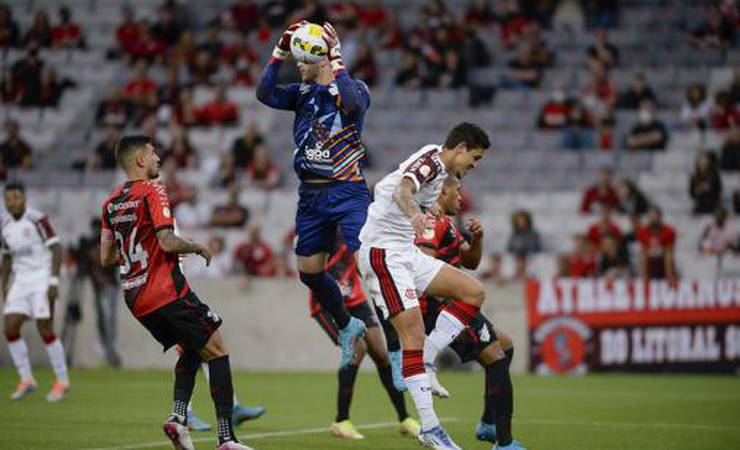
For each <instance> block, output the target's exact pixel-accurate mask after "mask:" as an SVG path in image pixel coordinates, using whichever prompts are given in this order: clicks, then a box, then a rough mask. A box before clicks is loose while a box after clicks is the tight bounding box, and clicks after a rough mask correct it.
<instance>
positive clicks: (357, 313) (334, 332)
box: [311, 302, 379, 345]
mask: <svg viewBox="0 0 740 450" xmlns="http://www.w3.org/2000/svg"><path fill="white" fill-rule="evenodd" d="M347 312H349V314H350V315H351V316H352V317H356V318H358V319H360V320H362V321H363V322H365V326H366V327H367V328H373V327H377V326H379V324H378V318H377V317H376V316H375V314H374V313H373V310H372V309H371V308H370V306H369V305H368V304H367V302H363V303H362V304H359V305H357V306H354V307H352V308H348V309H347ZM311 317H313V318H314V320H315V321H316V322H318V324H319V326H320V327H321V329H322V330H324V332H325V333H326V335H327V336H329V339H331V341H332V342H333V343H334V345H339V341H338V340H337V336H338V335H339V329H338V328H337V324H336V323H335V322H334V318H333V317H332V316H331V314H329V311H327V310H325V309H320V310H319V312H317V313H316V314H314V315H312V316H311Z"/></svg>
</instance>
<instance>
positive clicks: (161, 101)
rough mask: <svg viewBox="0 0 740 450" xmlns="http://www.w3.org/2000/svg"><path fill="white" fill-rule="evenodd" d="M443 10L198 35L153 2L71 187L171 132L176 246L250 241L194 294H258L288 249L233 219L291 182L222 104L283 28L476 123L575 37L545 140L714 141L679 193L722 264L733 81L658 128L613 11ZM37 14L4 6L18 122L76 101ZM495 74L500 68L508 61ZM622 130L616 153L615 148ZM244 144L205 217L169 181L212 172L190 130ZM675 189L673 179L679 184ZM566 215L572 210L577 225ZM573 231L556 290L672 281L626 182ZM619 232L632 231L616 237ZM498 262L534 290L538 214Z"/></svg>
mask: <svg viewBox="0 0 740 450" xmlns="http://www.w3.org/2000/svg"><path fill="white" fill-rule="evenodd" d="M449 3H450V2H445V1H443V0H431V1H429V2H423V4H422V5H421V6H420V7H419V8H418V16H417V19H416V20H415V21H414V25H413V26H411V27H404V26H402V24H401V23H400V22H399V20H398V18H397V17H396V16H395V15H394V14H393V12H392V11H391V10H390V9H389V8H388V7H387V6H386V5H384V4H383V2H382V1H380V0H371V1H368V2H363V5H360V4H359V3H355V2H341V1H336V2H322V1H320V0H271V1H266V2H255V1H251V0H236V1H235V3H233V4H232V5H231V6H229V7H228V8H226V9H224V10H223V11H221V12H220V14H219V15H218V16H217V17H214V18H213V20H212V21H210V22H209V24H208V25H207V26H206V28H205V29H202V30H201V29H196V28H195V27H193V26H192V24H191V21H190V20H189V11H188V6H186V5H185V4H180V3H178V2H177V1H175V0H164V1H163V2H162V3H161V4H159V5H158V6H157V8H156V11H155V14H154V15H151V16H149V15H146V16H145V15H141V14H137V12H136V11H135V10H134V9H132V8H131V7H128V6H124V7H123V8H122V20H121V22H120V24H119V26H118V27H117V29H116V30H115V32H114V33H115V45H114V47H113V48H111V49H109V50H108V52H107V55H106V57H107V58H109V59H110V60H111V61H118V62H119V63H121V64H123V65H125V66H126V67H128V68H129V69H130V72H131V73H132V75H131V76H130V78H129V79H127V80H125V81H124V82H123V83H121V84H120V85H118V86H114V87H113V88H112V89H110V91H109V92H108V93H107V95H106V96H105V98H102V99H101V100H100V102H99V103H98V105H97V110H96V114H95V124H94V127H95V129H96V131H97V132H98V133H97V135H101V139H100V140H99V141H97V142H94V143H93V148H92V149H91V150H90V152H89V153H88V155H87V157H86V158H85V159H83V160H81V161H74V162H72V165H73V167H74V168H75V169H78V170H84V171H103V170H112V169H114V168H115V158H114V156H113V148H114V146H115V142H116V140H117V139H118V137H119V136H120V134H121V133H122V132H125V131H128V130H131V129H138V130H140V131H141V132H142V133H144V134H147V135H149V136H151V137H152V138H154V139H157V136H158V134H157V130H158V129H160V130H161V129H168V130H169V134H170V136H169V139H167V140H166V142H167V145H162V144H158V145H157V147H158V149H159V150H160V156H161V158H162V174H163V175H162V176H163V183H165V185H167V187H168V189H169V193H170V196H171V198H170V200H171V203H172V205H173V208H174V213H175V217H176V218H177V220H178V223H180V224H181V225H182V226H183V227H185V228H213V229H220V228H222V229H228V228H232V229H245V230H247V233H246V239H245V241H244V242H243V244H241V245H239V246H238V247H237V248H236V249H235V250H234V251H230V250H229V249H226V248H224V239H223V238H222V237H221V236H219V235H218V234H214V235H213V238H212V239H211V247H212V249H213V252H214V263H213V264H212V265H211V267H209V268H208V269H205V270H206V272H204V275H205V276H218V275H220V274H223V273H233V272H244V273H248V274H251V275H255V276H280V275H285V274H289V273H290V270H289V269H287V267H288V265H287V263H286V260H287V256H285V255H287V254H288V253H289V251H288V250H286V249H289V247H290V245H289V241H290V239H289V238H286V242H287V243H286V245H285V246H284V247H285V248H281V249H279V251H275V250H274V249H272V248H271V247H270V246H269V245H268V244H267V243H266V242H265V241H264V239H262V237H261V229H260V226H259V224H257V223H255V221H254V220H252V218H251V217H250V215H251V214H250V211H249V210H248V209H247V208H246V207H245V206H243V205H242V204H241V202H240V194H241V193H242V191H243V189H244V188H247V187H249V188H256V189H263V190H271V189H274V188H276V187H279V186H280V184H281V180H282V178H283V177H284V176H286V174H283V173H281V171H280V169H279V168H278V167H277V166H276V165H275V164H274V163H273V162H272V160H271V159H272V158H271V150H270V146H269V142H268V140H267V138H266V136H265V135H264V134H263V133H262V132H261V131H260V129H259V127H258V125H257V124H256V122H254V121H251V120H246V121H245V120H244V119H245V118H244V117H243V116H242V115H243V113H242V112H240V110H239V108H238V106H237V104H236V103H235V102H234V101H233V100H232V99H230V98H229V90H228V88H229V87H234V86H243V87H244V86H246V87H248V86H253V85H254V84H255V83H256V81H257V80H258V77H259V74H260V69H261V67H262V64H263V63H264V61H261V60H260V55H259V52H258V51H257V49H258V48H266V47H269V46H270V45H271V43H272V42H273V41H274V40H275V39H276V37H277V36H278V35H279V33H281V32H282V31H283V29H284V28H285V27H286V25H287V24H289V23H293V22H296V21H298V20H301V19H306V20H309V21H312V22H316V23H322V22H324V21H327V20H329V21H331V22H332V23H333V24H334V25H335V27H336V28H337V30H338V32H339V35H340V36H342V45H343V57H344V59H345V62H346V64H347V67H348V68H349V71H350V72H351V73H352V75H353V76H355V77H357V78H361V79H363V80H364V81H365V82H366V83H367V84H368V85H369V86H371V87H373V86H377V85H378V84H380V83H381V82H386V83H385V84H393V85H395V86H396V88H398V89H408V90H418V89H431V88H434V89H439V88H443V89H445V88H448V89H461V88H465V89H467V90H469V91H470V102H471V105H472V106H479V105H481V104H484V103H490V102H491V100H493V99H494V97H495V93H496V91H497V90H504V91H505V90H514V89H516V90H522V91H528V90H531V89H537V88H540V87H541V86H542V83H543V79H544V77H545V75H546V74H547V72H548V70H552V69H553V68H557V67H559V63H558V54H557V52H556V51H555V50H553V48H551V46H550V45H548V43H547V42H546V41H545V39H544V38H543V33H544V32H545V31H546V30H550V29H565V28H568V27H570V28H579V27H581V28H583V29H585V30H587V32H589V33H591V34H592V36H593V43H592V45H590V46H589V47H588V48H587V49H586V50H585V51H586V54H585V55H584V61H585V66H584V69H585V70H586V71H587V73H588V76H587V77H586V78H585V80H583V81H581V82H580V83H578V84H573V83H568V84H566V80H561V81H560V82H556V83H555V88H554V89H553V91H552V95H551V96H550V98H549V99H548V100H547V101H546V102H544V104H542V105H538V106H541V108H540V110H539V114H538V115H537V119H536V123H535V124H533V126H536V127H537V128H539V129H540V130H543V131H546V132H553V133H559V134H560V144H559V146H560V147H561V148H562V149H565V150H578V151H589V150H600V151H610V150H613V149H618V148H624V149H627V150H628V151H631V152H654V151H665V150H666V149H667V148H668V144H669V142H670V138H671V133H673V132H674V130H681V131H686V130H698V131H700V132H702V133H703V132H706V131H707V130H719V131H722V132H725V136H726V137H725V141H724V142H723V144H722V146H721V148H719V149H708V151H705V152H702V153H701V154H699V156H698V157H697V160H696V167H695V169H694V171H693V173H691V175H690V180H689V196H690V198H691V199H692V200H693V212H694V213H695V214H698V215H705V214H714V221H713V222H712V223H711V224H710V225H708V226H707V229H706V230H705V232H704V234H703V237H702V241H701V243H699V244H698V248H699V249H700V251H701V252H703V253H706V254H714V253H718V252H719V253H722V252H725V251H728V250H730V249H733V248H736V247H737V246H738V243H737V236H736V234H733V232H732V230H727V229H726V228H725V223H726V218H727V214H728V211H734V213H735V214H738V213H740V192H736V193H734V205H733V208H734V209H732V208H724V206H725V205H723V203H722V199H723V191H722V177H721V172H722V171H728V172H731V171H734V172H736V173H737V172H739V171H740V128H738V127H739V126H740V123H738V121H740V108H739V107H738V102H740V69H738V70H736V72H735V76H734V79H733V80H732V81H731V83H730V84H729V85H727V86H725V87H724V88H722V89H719V90H717V91H716V92H710V89H709V87H708V86H707V84H705V83H701V82H696V83H691V84H689V85H687V86H685V88H686V95H685V101H684V103H683V105H682V106H681V109H680V114H679V115H678V120H675V121H671V119H669V118H668V117H667V114H666V111H665V109H663V107H664V106H665V103H664V101H663V99H661V98H660V96H659V95H658V94H657V93H656V91H655V90H654V89H653V88H652V87H651V80H650V79H648V77H647V76H646V74H645V73H641V72H639V71H635V73H634V76H633V77H632V79H631V80H630V81H629V82H628V83H626V84H625V85H619V84H617V83H616V82H615V81H614V77H613V73H614V70H615V69H619V68H621V67H624V66H625V65H626V64H627V63H628V62H627V61H625V57H624V55H623V54H622V53H623V52H621V51H620V48H619V46H618V45H616V44H615V42H614V41H613V40H612V39H611V36H610V31H611V30H613V29H614V28H615V27H617V26H618V25H619V21H620V5H619V2H618V1H610V0H599V1H597V0H582V1H577V2H565V1H563V2H556V1H544V2H534V1H527V0H499V1H495V2H493V1H487V0H471V1H470V2H469V5H468V6H467V7H466V8H464V10H463V11H462V12H461V13H458V12H457V11H453V10H452V9H451V8H449V6H448V4H449ZM701 11H702V12H703V14H704V19H703V20H702V21H700V22H699V25H698V26H695V27H692V28H690V29H686V30H684V31H685V32H686V33H685V34H686V44H687V45H691V46H695V47H696V48H700V49H729V48H732V47H735V45H736V29H737V28H738V26H739V25H740V12H738V10H737V9H736V8H735V6H734V2H719V4H717V5H715V4H711V5H706V6H705V7H703V8H701ZM49 16H50V14H49V11H48V10H45V9H43V8H39V9H38V10H37V12H36V13H35V16H34V20H33V23H32V24H31V25H30V26H29V27H28V28H27V29H21V27H20V26H19V25H18V24H17V22H16V21H15V19H14V17H13V10H12V8H11V7H9V6H7V5H0V49H2V48H18V49H24V52H25V53H24V54H23V56H20V57H19V58H18V59H17V60H16V61H11V62H10V64H4V65H3V69H2V72H1V73H0V102H2V104H14V105H20V106H28V107H55V106H56V105H58V104H59V101H60V99H61V98H62V96H63V95H64V92H65V91H66V90H68V89H73V88H74V87H75V86H76V83H75V81H74V80H71V79H67V78H64V77H60V76H58V75H57V73H56V70H55V69H54V68H53V67H51V66H49V65H48V64H46V63H45V61H44V60H43V58H42V57H41V53H40V51H41V49H70V50H72V49H74V50H81V51H84V50H85V49H86V48H87V40H86V33H85V30H84V28H83V27H82V26H80V25H79V24H77V23H76V22H75V21H74V18H73V14H72V11H71V10H70V9H69V8H67V7H61V8H59V9H58V11H57V16H58V17H56V18H55V20H54V21H52V19H50V17H49ZM490 30H497V31H498V37H499V43H498V44H499V46H498V47H500V48H501V49H503V52H502V53H501V54H493V53H492V52H491V50H490V45H487V43H485V42H483V40H482V37H481V36H482V35H483V34H484V31H485V32H487V31H490ZM380 51H383V52H391V53H393V54H394V55H395V56H396V57H397V61H398V62H397V64H393V66H391V67H382V66H381V65H380V64H379V63H378V61H377V54H378V52H380ZM496 58H506V60H505V65H504V68H503V70H502V71H501V73H500V76H499V77H498V78H496V79H484V80H481V79H480V77H477V76H475V75H476V73H477V72H478V71H479V70H483V69H486V68H490V67H491V66H492V65H493V63H494V60H495V59H496ZM502 61H503V60H502ZM200 87H209V88H210V89H211V91H212V92H213V96H212V98H210V99H208V100H207V101H205V102H201V103H196V100H195V95H194V93H195V90H196V89H197V88H200ZM625 111H632V112H634V115H633V116H631V118H629V119H626V120H629V121H630V123H625V124H618V123H617V120H625V119H621V118H620V119H618V117H623V116H620V115H619V114H618V113H619V112H625ZM617 125H625V126H626V127H625V129H626V130H628V131H627V133H626V134H625V135H622V134H619V133H617V131H616V130H617ZM236 126H243V132H242V133H241V134H240V135H239V136H238V137H236V138H235V139H234V140H233V141H232V142H231V146H230V148H222V149H217V150H218V151H219V152H220V153H219V154H218V155H215V156H216V157H217V159H218V164H217V165H216V166H214V168H213V170H212V171H211V173H209V178H210V185H211V186H212V187H214V188H217V189H222V190H224V191H225V192H228V201H227V202H226V203H224V204H219V205H206V204H204V203H203V202H200V201H199V198H200V196H199V192H198V188H197V187H196V186H194V185H190V184H189V183H188V182H187V180H184V179H182V178H184V177H180V176H179V175H178V173H179V172H180V171H181V170H192V169H198V170H200V169H203V167H204V166H205V164H204V161H205V159H206V158H207V157H210V156H214V155H208V154H207V152H206V151H205V150H204V149H201V148H197V146H196V145H194V144H193V142H192V141H191V139H190V133H191V131H192V130H194V129H220V128H229V127H236ZM0 157H1V158H2V161H1V162H0V176H3V177H4V172H5V171H6V169H14V168H26V169H27V168H31V167H32V166H33V149H32V148H31V147H30V146H29V145H28V143H27V142H26V141H24V140H23V139H22V137H21V133H20V130H19V127H18V124H17V122H14V121H12V120H9V121H8V122H7V123H6V124H5V138H4V140H3V141H2V142H0ZM682 176H683V175H682ZM576 206H577V205H574V209H575V207H576ZM580 211H581V213H582V214H591V215H597V216H598V219H597V220H594V223H593V224H592V225H591V226H590V227H589V228H588V229H585V230H583V232H582V233H580V234H578V235H577V236H574V238H573V239H574V246H573V250H572V251H571V252H569V253H568V254H565V255H562V257H561V258H560V268H559V271H560V273H561V274H562V275H570V276H576V277H586V276H598V275H605V276H612V277H624V276H643V277H653V278H665V279H675V278H676V277H677V276H678V275H679V274H678V273H677V268H676V264H675V261H674V256H673V247H674V244H675V241H676V239H678V238H680V236H676V233H675V231H674V230H673V228H672V227H671V225H670V224H667V223H665V222H664V221H663V219H662V214H661V211H660V209H659V205H655V204H653V203H652V202H651V200H650V199H649V198H648V197H647V196H646V195H645V194H644V193H642V192H641V191H640V189H639V188H638V187H637V185H636V183H635V182H634V181H633V180H630V179H626V178H622V179H620V180H619V181H618V183H616V184H615V183H614V181H613V174H612V173H611V170H609V169H604V170H603V171H602V172H601V174H600V177H599V180H598V182H597V183H596V184H595V185H594V186H592V187H590V188H589V189H588V190H587V191H586V192H585V193H584V195H583V200H582V203H581V205H580ZM614 214H623V215H625V216H626V217H628V218H629V224H630V225H629V228H628V229H622V228H620V227H619V226H618V225H617V223H616V222H615V221H614V220H613V216H614ZM511 223H512V225H511V228H512V232H511V236H510V237H509V239H508V242H507V246H506V251H507V252H508V253H510V254H512V255H514V261H515V268H514V277H515V278H522V277H525V276H526V275H527V262H528V259H529V258H530V256H532V255H534V254H536V253H539V252H542V251H546V250H547V249H546V243H544V242H543V240H542V238H541V237H540V234H539V233H538V231H537V229H536V226H535V220H534V218H533V216H532V214H531V213H530V212H529V211H526V210H520V211H517V212H516V213H514V214H513V216H512V218H511ZM501 260H502V259H501V255H499V254H493V255H491V257H490V267H489V269H488V270H486V271H484V272H483V274H482V276H484V277H486V278H491V279H495V280H498V281H504V279H505V278H506V277H504V276H503V275H502V274H501Z"/></svg>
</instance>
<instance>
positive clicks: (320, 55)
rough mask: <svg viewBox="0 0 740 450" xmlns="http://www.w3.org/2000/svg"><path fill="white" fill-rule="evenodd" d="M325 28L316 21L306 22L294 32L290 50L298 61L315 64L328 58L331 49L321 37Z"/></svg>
mask: <svg viewBox="0 0 740 450" xmlns="http://www.w3.org/2000/svg"><path fill="white" fill-rule="evenodd" d="M322 31H323V28H322V27H321V25H316V24H315V23H308V22H307V23H305V24H303V25H301V27H300V28H298V29H297V30H295V32H293V37H292V38H291V39H290V51H291V53H292V54H293V57H294V58H295V59H296V61H301V62H304V63H308V64H313V63H317V62H319V61H321V60H322V59H324V58H326V55H327V54H328V51H329V49H328V48H327V47H326V42H325V41H324V39H323V38H322V37H321V33H322Z"/></svg>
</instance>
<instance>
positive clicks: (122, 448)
mask: <svg viewBox="0 0 740 450" xmlns="http://www.w3.org/2000/svg"><path fill="white" fill-rule="evenodd" d="M440 420H441V421H443V422H457V421H458V420H459V419H458V418H457V417H442V418H440ZM397 426H398V422H379V423H369V424H366V425H357V426H355V428H357V429H358V430H375V429H378V428H392V427H397ZM327 430H328V428H327V427H321V428H302V429H297V430H283V431H270V432H266V433H254V434H249V433H247V434H244V435H241V436H239V438H240V439H244V440H245V441H252V440H255V439H266V438H274V437H283V436H299V435H302V434H319V433H326V432H327ZM213 440H214V438H213V437H207V438H205V437H202V438H195V439H193V442H194V443H195V442H210V441H213ZM170 445H172V444H171V443H170V441H157V442H146V443H143V444H128V445H118V446H115V447H98V448H85V449H81V450H134V449H138V448H154V447H165V446H170Z"/></svg>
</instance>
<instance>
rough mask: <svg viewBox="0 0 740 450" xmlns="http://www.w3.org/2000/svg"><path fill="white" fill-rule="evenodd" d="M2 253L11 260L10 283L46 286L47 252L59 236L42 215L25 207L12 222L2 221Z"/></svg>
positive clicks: (49, 251) (3, 219)
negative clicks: (23, 211)
mask: <svg viewBox="0 0 740 450" xmlns="http://www.w3.org/2000/svg"><path fill="white" fill-rule="evenodd" d="M0 233H1V234H2V253H3V254H4V255H5V254H9V255H10V256H11V257H12V258H13V283H14V284H22V285H34V286H48V285H49V278H50V277H51V250H49V246H51V245H53V244H56V243H57V242H59V237H58V236H57V235H56V233H55V232H54V228H52V226H51V224H50V223H49V219H48V218H47V217H46V215H44V214H43V213H41V212H39V211H36V210H34V209H29V208H26V212H25V213H24V214H23V216H21V218H20V219H18V220H16V219H15V218H14V217H13V216H12V215H10V214H6V215H5V216H4V217H3V218H2V230H1V231H0Z"/></svg>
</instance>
